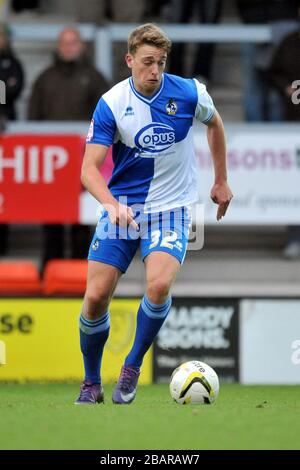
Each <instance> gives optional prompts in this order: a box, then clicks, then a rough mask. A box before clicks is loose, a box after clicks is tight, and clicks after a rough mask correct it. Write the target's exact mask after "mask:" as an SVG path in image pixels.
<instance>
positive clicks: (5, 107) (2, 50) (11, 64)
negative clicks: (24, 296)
mask: <svg viewBox="0 0 300 470" xmlns="http://www.w3.org/2000/svg"><path fill="white" fill-rule="evenodd" d="M0 80H1V81H2V82H4V83H5V95H6V96H5V103H1V105H0V133H1V131H3V130H4V129H5V123H6V121H7V120H15V119H16V110H15V102H16V100H17V98H18V97H19V95H20V93H21V91H22V88H23V85H24V72H23V68H22V65H21V63H20V61H19V60H18V59H17V58H16V56H15V55H14V53H13V51H12V48H11V45H10V40H9V30H8V27H7V26H6V25H5V24H0ZM7 245H8V225H6V224H0V255H5V253H6V251H7Z"/></svg>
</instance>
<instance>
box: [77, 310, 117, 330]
mask: <svg viewBox="0 0 300 470" xmlns="http://www.w3.org/2000/svg"><path fill="white" fill-rule="evenodd" d="M109 326H110V321H109V313H108V312H107V313H106V315H104V316H102V317H100V319H96V320H87V319H86V318H85V317H84V316H83V315H82V314H81V315H80V317H79V329H80V330H81V331H82V332H83V333H85V334H87V335H94V334H96V333H101V332H102V331H105V330H108V329H109Z"/></svg>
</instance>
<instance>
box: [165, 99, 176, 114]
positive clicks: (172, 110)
mask: <svg viewBox="0 0 300 470" xmlns="http://www.w3.org/2000/svg"><path fill="white" fill-rule="evenodd" d="M177 110H178V106H177V103H176V101H174V100H173V98H170V99H169V101H168V103H167V104H166V111H167V113H168V114H170V115H174V114H176V113H177Z"/></svg>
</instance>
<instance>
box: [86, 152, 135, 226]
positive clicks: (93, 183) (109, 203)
mask: <svg viewBox="0 0 300 470" xmlns="http://www.w3.org/2000/svg"><path fill="white" fill-rule="evenodd" d="M108 148H109V147H107V146H106V145H102V144H88V145H86V150H85V153H84V157H83V163H82V168H81V182H82V184H83V186H84V187H85V188H86V189H87V190H88V192H89V193H90V194H92V196H94V197H95V198H96V199H97V201H99V202H100V203H101V204H102V205H103V206H104V208H105V209H106V210H107V212H108V215H109V219H110V221H111V222H112V223H114V224H118V225H121V226H122V227H126V226H127V225H132V227H134V228H135V229H138V225H137V223H136V222H135V221H134V219H133V212H132V210H131V208H130V207H128V206H125V205H124V204H120V203H119V202H118V201H117V200H116V199H115V198H114V197H113V195H112V194H111V192H110V190H109V188H108V186H107V184H106V181H105V179H104V177H103V176H102V174H101V171H100V169H101V166H102V164H103V162H104V160H105V158H106V155H107V152H108Z"/></svg>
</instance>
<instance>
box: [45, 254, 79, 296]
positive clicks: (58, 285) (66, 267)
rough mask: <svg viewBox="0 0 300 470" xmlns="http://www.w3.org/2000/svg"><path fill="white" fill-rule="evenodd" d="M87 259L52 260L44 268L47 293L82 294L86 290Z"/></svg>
mask: <svg viewBox="0 0 300 470" xmlns="http://www.w3.org/2000/svg"><path fill="white" fill-rule="evenodd" d="M86 276H87V261H86V260H81V259H80V260H79V259H72V260H68V259H66V260H51V261H48V263H47V264H46V267H45V270H44V287H43V292H44V294H45V295H63V294H66V295H82V294H84V291H85V285H86Z"/></svg>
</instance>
